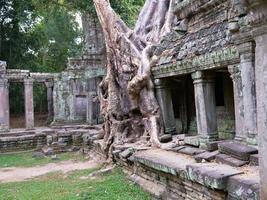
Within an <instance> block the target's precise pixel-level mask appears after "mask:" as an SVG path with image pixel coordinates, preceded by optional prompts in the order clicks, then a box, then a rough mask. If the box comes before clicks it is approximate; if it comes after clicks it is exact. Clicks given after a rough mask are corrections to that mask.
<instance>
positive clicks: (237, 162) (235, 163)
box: [216, 154, 249, 167]
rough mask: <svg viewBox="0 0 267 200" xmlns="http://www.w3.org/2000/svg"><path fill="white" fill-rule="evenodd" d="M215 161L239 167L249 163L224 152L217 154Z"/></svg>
mask: <svg viewBox="0 0 267 200" xmlns="http://www.w3.org/2000/svg"><path fill="white" fill-rule="evenodd" d="M216 162H217V163H222V164H226V165H230V166H232V167H241V166H243V165H246V164H248V163H249V162H248V161H243V160H238V159H236V158H233V157H231V156H229V155H226V154H218V155H217V156H216Z"/></svg>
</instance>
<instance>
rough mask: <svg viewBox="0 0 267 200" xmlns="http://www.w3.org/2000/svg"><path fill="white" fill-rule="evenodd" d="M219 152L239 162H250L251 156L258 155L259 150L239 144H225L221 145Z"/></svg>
mask: <svg viewBox="0 0 267 200" xmlns="http://www.w3.org/2000/svg"><path fill="white" fill-rule="evenodd" d="M219 151H220V153H223V154H228V155H231V156H233V157H234V158H237V159H239V160H244V161H249V158H250V155H251V154H256V153H257V152H258V150H257V149H256V148H254V147H250V146H247V145H244V144H241V143H238V142H233V141H231V142H224V143H220V144H219Z"/></svg>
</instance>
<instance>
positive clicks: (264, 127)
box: [255, 25, 267, 199]
mask: <svg viewBox="0 0 267 200" xmlns="http://www.w3.org/2000/svg"><path fill="white" fill-rule="evenodd" d="M263 31H264V32H263ZM255 33H256V34H257V36H256V37H255V39H256V87H257V88H256V91H257V92H256V93H257V112H258V113H257V115H258V117H257V119H258V137H259V155H260V156H259V158H260V178H261V199H267V190H266V188H267V54H266V52H267V25H266V26H265V27H264V28H262V29H261V30H256V31H255Z"/></svg>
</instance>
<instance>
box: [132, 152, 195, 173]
mask: <svg viewBox="0 0 267 200" xmlns="http://www.w3.org/2000/svg"><path fill="white" fill-rule="evenodd" d="M133 160H134V161H135V162H139V163H142V164H143V165H146V166H148V167H150V168H152V169H156V170H158V171H161V172H165V173H169V174H172V175H175V176H182V177H184V176H186V165H187V164H192V163H195V160H194V159H193V158H191V157H189V156H186V155H182V154H178V153H175V152H170V151H164V150H160V149H152V150H148V151H140V152H137V153H135V154H134V155H133Z"/></svg>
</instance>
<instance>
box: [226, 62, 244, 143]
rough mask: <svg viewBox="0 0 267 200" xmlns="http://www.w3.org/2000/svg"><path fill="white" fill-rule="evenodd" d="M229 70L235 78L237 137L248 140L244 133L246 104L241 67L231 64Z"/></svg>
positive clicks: (237, 138)
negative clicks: (244, 101) (244, 102)
mask: <svg viewBox="0 0 267 200" xmlns="http://www.w3.org/2000/svg"><path fill="white" fill-rule="evenodd" d="M228 71H229V73H230V74H231V78H232V80H233V90H234V105H235V139H236V140H237V141H241V142H243V141H246V134H244V130H243V128H244V124H245V123H244V104H243V91H242V80H241V72H240V67H239V66H238V65H234V66H229V67H228Z"/></svg>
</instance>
